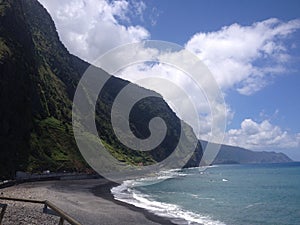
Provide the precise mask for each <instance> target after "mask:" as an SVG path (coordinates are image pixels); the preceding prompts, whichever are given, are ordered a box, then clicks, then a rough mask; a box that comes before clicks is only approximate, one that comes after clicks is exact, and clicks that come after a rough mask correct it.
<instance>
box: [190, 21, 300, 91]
mask: <svg viewBox="0 0 300 225" xmlns="http://www.w3.org/2000/svg"><path fill="white" fill-rule="evenodd" d="M299 28H300V20H299V19H298V20H291V21H288V22H281V21H279V20H278V19H275V18H272V19H268V20H264V21H262V22H257V23H254V24H252V25H251V26H241V25H239V24H232V25H230V26H226V27H223V28H222V29H221V30H219V31H215V32H210V33H197V34H195V35H194V36H193V37H192V38H191V39H190V40H189V41H188V42H187V44H186V48H187V49H189V50H191V51H192V52H194V53H195V54H197V56H198V57H199V58H200V59H201V60H203V61H204V63H205V64H206V65H207V66H208V67H209V68H210V70H211V71H212V73H213V74H214V76H215V79H216V80H217V82H218V83H219V85H220V87H221V88H222V89H223V90H227V89H229V88H235V89H236V90H237V91H238V92H239V93H241V94H245V95H250V94H252V93H254V92H256V91H259V90H260V89H262V88H263V87H265V86H266V85H267V84H268V83H269V81H270V79H271V77H272V76H275V75H277V74H282V73H283V72H286V71H287V70H288V68H287V66H285V65H284V63H286V62H287V61H288V59H289V57H290V56H289V55H288V49H287V46H286V45H285V44H284V41H285V40H286V39H287V38H288V36H289V35H290V34H292V33H294V32H295V31H296V30H298V29H299Z"/></svg>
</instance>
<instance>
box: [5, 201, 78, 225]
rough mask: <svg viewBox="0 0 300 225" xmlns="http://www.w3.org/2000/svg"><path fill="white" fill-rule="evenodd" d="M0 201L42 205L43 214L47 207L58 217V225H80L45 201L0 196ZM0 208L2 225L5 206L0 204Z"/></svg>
mask: <svg viewBox="0 0 300 225" xmlns="http://www.w3.org/2000/svg"><path fill="white" fill-rule="evenodd" d="M0 200H6V201H15V202H29V203H35V204H43V205H44V209H43V212H47V209H48V207H49V208H50V209H51V210H52V211H53V212H54V214H55V215H56V216H59V217H60V220H59V223H58V225H63V224H64V221H67V222H69V223H70V224H71V225H82V224H81V223H79V222H78V221H76V220H75V219H73V218H72V217H71V216H69V215H68V214H67V213H65V212H64V211H63V210H61V209H60V208H58V207H57V206H56V205H54V204H53V203H52V202H49V201H47V200H46V201H40V200H33V199H21V198H9V197H2V196H0ZM0 207H1V208H2V210H1V212H0V225H2V219H3V217H4V214H5V210H6V208H7V204H0ZM51 214H53V213H51Z"/></svg>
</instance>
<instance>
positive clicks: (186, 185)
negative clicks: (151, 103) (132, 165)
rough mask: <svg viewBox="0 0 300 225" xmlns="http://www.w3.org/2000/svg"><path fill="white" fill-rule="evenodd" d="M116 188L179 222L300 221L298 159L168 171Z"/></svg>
mask: <svg viewBox="0 0 300 225" xmlns="http://www.w3.org/2000/svg"><path fill="white" fill-rule="evenodd" d="M165 178H168V179H166V180H164V181H162V182H158V183H154V184H153V185H149V184H151V183H153V182H155V181H157V180H163V179H165ZM112 193H113V194H114V196H115V198H116V199H119V200H121V201H124V202H127V203H130V204H134V205H136V206H138V207H142V208H145V209H147V210H149V211H151V212H153V213H155V214H157V215H161V216H165V217H169V218H170V219H171V220H172V221H173V222H175V223H177V224H214V225H217V224H227V225H247V224H249V225H250V224H251V225H254V224H255V225H276V224H280V225H299V224H300V163H286V164H256V165H220V166H213V167H209V168H207V169H204V168H200V169H199V168H191V169H183V170H173V171H166V172H164V173H162V174H160V175H158V176H157V177H155V178H148V179H140V180H135V181H126V182H124V184H123V185H121V186H118V187H115V188H113V189H112Z"/></svg>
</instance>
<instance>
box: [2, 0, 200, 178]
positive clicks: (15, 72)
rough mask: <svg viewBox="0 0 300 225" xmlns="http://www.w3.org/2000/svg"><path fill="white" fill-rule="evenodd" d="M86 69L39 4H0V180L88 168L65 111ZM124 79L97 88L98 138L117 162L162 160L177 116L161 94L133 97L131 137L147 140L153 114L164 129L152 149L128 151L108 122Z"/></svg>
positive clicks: (27, 0)
mask: <svg viewBox="0 0 300 225" xmlns="http://www.w3.org/2000/svg"><path fill="white" fill-rule="evenodd" d="M103 35H106V34H103ZM89 66H90V65H89V64H88V63H86V62H84V61H82V60H81V59H79V58H78V57H76V56H74V55H71V54H70V53H69V52H68V50H67V49H66V48H65V46H64V45H63V44H62V43H61V42H60V40H59V37H58V34H57V32H56V28H55V25H54V23H53V21H52V19H51V17H50V15H49V14H48V13H47V11H46V10H45V9H44V8H43V6H42V5H41V4H40V3H39V2H38V1H36V0H2V1H0V108H1V111H0V118H1V120H0V178H1V177H13V176H14V173H15V171H17V170H23V171H30V172H41V171H43V170H46V169H50V170H51V171H85V170H86V169H88V168H89V167H88V165H87V164H86V162H85V161H84V160H83V158H82V156H81V154H80V152H79V150H78V148H77V145H76V143H75V139H74V136H73V133H72V132H73V131H72V114H71V113H72V100H73V96H74V93H75V90H76V87H77V84H78V82H79V79H80V77H81V76H82V74H83V73H84V71H85V70H86V69H87V68H88V67H89ZM97 70H98V72H99V74H100V75H101V76H108V74H107V73H106V72H105V71H103V70H101V69H97ZM128 83H129V82H127V81H124V80H122V79H118V78H115V77H112V78H111V79H110V80H109V82H108V83H107V84H106V85H105V87H104V89H103V90H102V92H101V94H100V96H99V99H98V104H97V109H96V113H97V116H96V124H97V129H98V132H99V136H100V137H101V139H102V142H103V143H104V145H105V146H106V147H107V149H109V150H110V153H111V154H112V155H113V156H114V157H115V158H117V159H119V160H120V161H123V162H127V163H128V164H139V163H141V162H142V163H143V164H145V165H147V164H152V163H155V162H157V161H161V160H163V159H164V158H166V157H167V156H168V155H170V153H171V152H172V151H173V150H174V148H175V146H176V145H177V143H178V139H179V136H180V129H181V127H180V120H179V119H178V117H177V116H176V115H175V113H174V112H173V111H172V110H171V109H170V108H169V106H168V105H167V104H166V102H165V101H164V100H163V99H162V98H161V97H156V98H147V99H145V100H142V101H140V102H139V104H137V105H136V106H135V107H134V109H133V110H132V113H131V118H130V119H131V120H130V126H131V128H132V130H133V132H134V133H135V134H136V136H137V137H140V138H146V137H148V136H149V130H148V122H149V121H150V119H151V118H153V117H156V116H161V117H162V118H163V119H164V120H165V122H166V124H167V127H168V132H167V136H166V138H165V139H164V141H163V142H162V144H161V145H159V146H158V147H157V148H156V149H154V150H152V151H149V152H143V151H132V150H130V149H128V148H127V147H126V146H124V145H123V144H122V143H120V142H119V141H118V139H117V137H116V136H115V134H114V132H113V129H112V126H111V121H110V120H111V118H110V111H111V107H112V103H113V101H114V98H115V97H116V95H117V93H118V92H119V91H120V90H121V89H122V88H123V87H125V86H126V85H127V84H128ZM135 87H136V88H135V91H138V92H150V91H149V90H146V89H144V88H141V87H138V86H135ZM190 135H194V134H193V132H192V131H191V134H190ZM91 138H92V139H93V138H95V137H91ZM201 156H202V149H201V145H200V144H199V143H198V146H197V149H196V150H195V153H194V156H193V157H192V159H191V160H190V161H189V162H188V164H189V165H190V166H196V165H197V164H198V163H199V160H200V159H201Z"/></svg>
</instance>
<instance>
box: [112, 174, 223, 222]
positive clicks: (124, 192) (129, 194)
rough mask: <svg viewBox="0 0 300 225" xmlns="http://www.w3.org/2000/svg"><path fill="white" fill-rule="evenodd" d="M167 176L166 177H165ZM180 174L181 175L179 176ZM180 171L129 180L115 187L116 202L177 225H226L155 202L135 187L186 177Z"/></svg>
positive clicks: (173, 206)
mask: <svg viewBox="0 0 300 225" xmlns="http://www.w3.org/2000/svg"><path fill="white" fill-rule="evenodd" d="M163 174H165V175H163ZM178 174H180V175H178ZM185 175H186V174H184V173H180V171H179V170H172V171H168V172H166V171H165V172H163V173H160V174H159V176H157V177H155V178H154V177H150V178H142V179H138V180H127V181H124V182H123V183H122V184H121V185H119V186H117V187H113V188H112V189H111V193H112V194H113V196H114V198H115V199H116V200H119V201H122V202H125V203H129V204H132V205H134V206H136V207H139V208H143V209H146V210H148V211H150V212H152V213H154V214H156V215H158V216H162V217H165V218H168V219H170V221H172V222H173V223H175V224H182V225H184V224H194V225H196V224H198V225H200V224H201V225H225V224H224V223H222V222H220V221H217V220H213V219H212V218H211V217H209V216H207V215H200V214H197V213H194V212H191V211H188V210H185V209H183V208H181V207H180V206H178V205H175V204H170V203H164V202H159V201H156V200H154V199H153V198H152V197H151V196H150V195H147V194H144V193H141V192H140V191H138V190H136V189H135V188H134V187H137V186H142V185H149V184H151V183H152V182H153V183H157V179H158V180H159V179H166V178H174V177H175V176H185Z"/></svg>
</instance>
